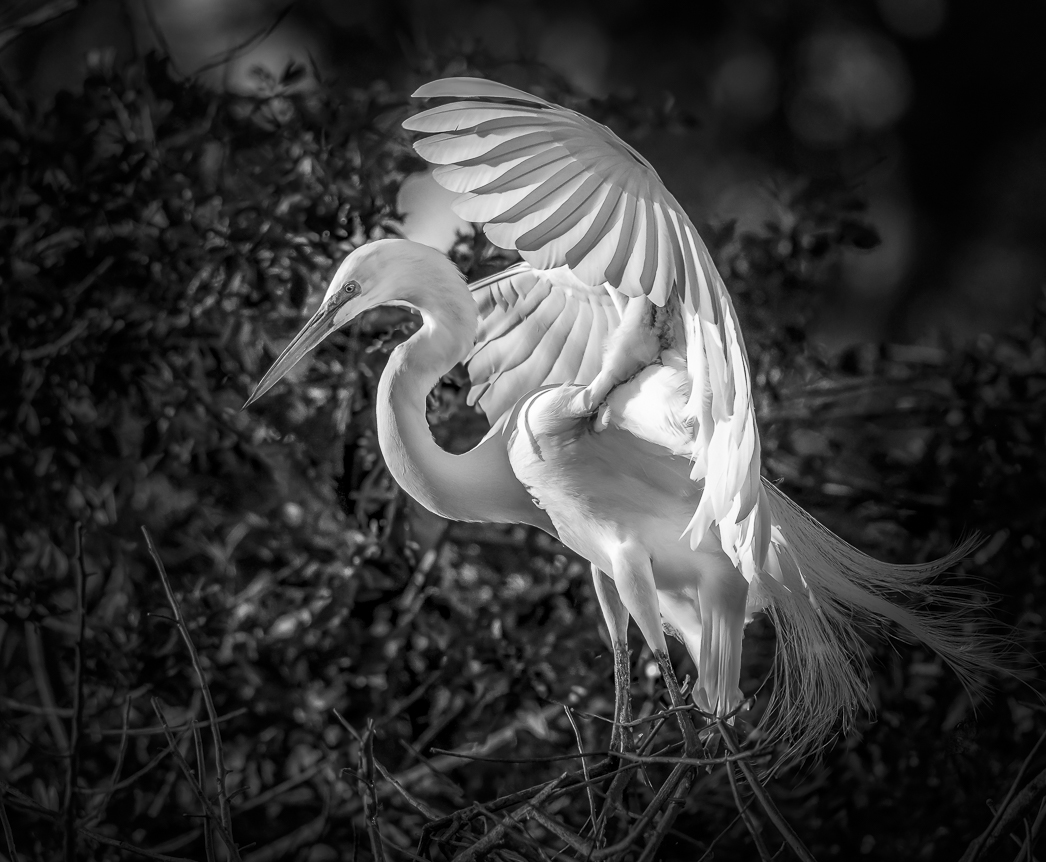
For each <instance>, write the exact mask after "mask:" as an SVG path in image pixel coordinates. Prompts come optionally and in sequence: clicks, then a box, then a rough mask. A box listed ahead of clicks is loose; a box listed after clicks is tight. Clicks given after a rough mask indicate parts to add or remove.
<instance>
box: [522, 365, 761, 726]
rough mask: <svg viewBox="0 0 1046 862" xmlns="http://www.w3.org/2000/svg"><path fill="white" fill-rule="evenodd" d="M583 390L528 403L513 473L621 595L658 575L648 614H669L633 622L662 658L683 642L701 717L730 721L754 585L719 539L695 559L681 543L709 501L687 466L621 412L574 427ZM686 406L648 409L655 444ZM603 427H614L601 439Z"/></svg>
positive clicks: (537, 396) (552, 392)
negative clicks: (621, 419)
mask: <svg viewBox="0 0 1046 862" xmlns="http://www.w3.org/2000/svg"><path fill="white" fill-rule="evenodd" d="M649 370H650V372H653V374H650V375H647V379H646V380H645V381H644V380H640V381H638V382H637V384H636V385H634V386H633V387H631V388H635V389H637V390H639V389H641V387H642V383H643V382H647V383H649V380H650V379H651V378H653V379H656V375H657V370H658V369H656V368H654V367H651V368H650V369H649ZM580 388H581V387H569V386H557V387H548V388H544V389H541V390H539V391H537V392H535V393H532V394H530V395H528V396H527V397H525V398H524V399H522V400H521V401H520V403H519V405H518V406H517V408H516V411H515V412H514V414H513V423H512V424H513V426H514V427H513V431H512V435H511V438H510V442H509V447H508V456H509V461H510V463H511V464H512V469H513V472H514V473H515V475H516V477H517V478H518V479H519V481H520V482H521V483H522V484H523V485H524V486H525V487H526V488H527V490H528V491H529V492H530V493H531V494H532V495H533V497H534V499H535V502H536V504H537V505H538V506H540V507H541V508H542V509H544V510H545V512H546V513H547V514H548V516H549V518H550V519H551V521H552V523H553V525H554V526H555V527H556V530H557V532H558V534H559V538H560V540H561V541H562V542H563V544H565V545H566V546H567V547H568V548H570V549H571V550H573V551H575V552H576V553H578V554H580V555H581V556H582V557H584V558H585V559H587V560H589V561H590V562H591V563H592V564H593V565H594V566H596V567H597V568H598V569H599V570H600V571H603V572H606V573H608V574H609V575H610V576H611V578H613V580H614V583H615V586H616V587H617V589H618V591H619V593H622V594H623V593H624V592H625V590H626V589H628V588H629V585H630V584H631V585H634V586H633V587H632V588H633V589H642V587H643V586H644V583H643V580H644V577H645V575H646V573H647V572H648V571H649V578H650V582H649V584H647V585H646V586H652V587H653V589H654V590H655V591H656V594H657V601H656V602H648V603H646V605H647V606H649V607H651V608H656V609H657V610H658V611H659V612H660V615H659V616H658V615H655V614H648V615H644V614H643V612H642V610H638V611H636V612H633V616H634V617H636V621H637V623H638V624H639V626H640V628H641V630H642V631H643V635H644V637H645V638H646V640H647V642H648V643H650V644H651V645H652V646H654V648H655V649H661V650H665V649H666V645H665V644H664V635H663V634H662V633H661V630H662V628H666V629H667V630H669V631H671V632H672V633H673V634H675V635H676V636H677V637H679V638H680V639H681V640H682V641H683V642H684V643H685V644H686V646H687V649H688V651H689V652H690V655H691V657H692V658H693V660H694V664H695V665H696V666H697V669H698V674H697V688H696V689H695V700H696V702H697V704H698V706H700V707H701V708H702V709H704V710H706V711H708V712H711V711H713V709H715V708H716V707H718V708H719V709H720V710H721V711H724V712H726V711H730V710H732V709H734V708H735V707H736V706H737V705H738V704H739V702H740V699H741V692H740V689H739V688H738V687H737V677H738V673H739V671H740V656H741V635H742V632H743V628H744V620H745V610H746V600H747V596H748V583H747V581H746V580H745V579H744V577H743V576H742V575H741V573H740V572H739V571H738V569H737V567H736V566H734V564H733V563H732V562H731V560H730V558H729V557H728V556H727V555H726V553H725V552H724V551H723V549H722V547H721V545H720V543H719V541H718V538H717V536H716V535H715V534H714V533H713V532H711V531H710V532H709V533H708V534H706V535H705V537H704V538H703V539H702V541H701V542H700V543H699V544H698V546H697V547H696V548H691V547H690V543H689V542H686V541H681V540H680V537H681V536H683V535H684V534H685V532H686V528H687V524H688V523H689V522H690V518H691V517H692V516H693V513H694V509H695V508H696V506H697V504H698V502H699V499H700V495H701V490H700V488H699V487H697V486H695V484H694V482H693V481H691V479H690V461H689V459H687V458H686V457H683V456H681V455H676V454H673V453H672V452H671V451H670V450H669V449H667V448H665V447H664V446H661V445H658V444H657V443H653V442H650V441H649V440H648V439H644V437H642V436H637V434H635V433H634V432H633V431H630V430H627V429H625V428H623V427H621V426H619V425H618V424H617V421H616V420H617V418H618V417H617V416H616V415H615V412H614V411H613V410H612V409H609V410H608V413H609V414H610V415H609V416H606V417H603V418H581V419H578V418H575V417H572V416H570V415H569V414H568V415H566V416H564V413H565V412H566V411H567V409H568V405H569V401H570V399H571V398H573V397H575V396H576V394H577V390H579V389H580ZM628 388H629V387H627V386H625V385H622V386H619V387H618V388H617V389H615V390H614V391H612V392H611V396H610V398H609V399H608V408H609V407H610V406H611V405H613V404H614V403H615V402H616V401H618V400H621V401H625V399H626V394H627V389H628ZM621 390H626V392H621ZM615 396H617V397H615ZM633 400H634V399H633ZM684 400H685V396H684ZM678 406H679V401H678V399H677V400H676V401H675V402H673V401H667V400H663V401H660V402H658V401H656V400H654V399H650V402H649V403H648V404H647V407H648V408H649V410H648V413H647V415H646V417H645V419H646V420H647V424H648V425H649V427H650V428H651V429H653V431H652V433H651V434H650V435H649V436H654V437H657V436H660V435H659V433H658V432H659V431H660V430H661V428H662V427H663V426H665V425H667V424H668V423H667V422H666V414H667V415H668V416H671V413H672V411H673V409H676V410H677V409H678ZM597 422H599V423H601V424H602V423H607V424H606V427H605V428H604V429H603V430H597V429H596V427H595V426H596V423H597ZM634 424H638V423H634ZM622 598H623V599H624V595H622ZM625 605H626V607H630V611H631V607H632V606H634V607H636V608H642V607H643V606H644V603H643V602H641V601H630V600H629V599H625ZM637 614H638V616H637ZM728 657H733V658H734V659H735V660H736V664H734V663H733V661H731V660H730V658H728Z"/></svg>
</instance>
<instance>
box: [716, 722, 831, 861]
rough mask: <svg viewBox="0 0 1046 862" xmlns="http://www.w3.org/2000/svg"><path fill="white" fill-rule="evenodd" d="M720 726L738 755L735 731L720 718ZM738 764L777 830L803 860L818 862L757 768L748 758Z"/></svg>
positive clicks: (727, 741) (723, 734) (730, 747)
mask: <svg viewBox="0 0 1046 862" xmlns="http://www.w3.org/2000/svg"><path fill="white" fill-rule="evenodd" d="M717 724H718V726H719V732H720V734H722V736H723V741H724V742H725V743H726V747H727V748H729V749H730V753H731V754H734V755H737V754H740V753H741V750H740V747H739V746H738V744H737V740H736V739H735V738H734V732H733V731H732V730H731V729H730V727H729V726H728V725H727V723H726V722H725V721H723V720H722V719H719V721H718V722H717ZM737 765H738V766H740V767H741V772H742V773H743V774H744V776H745V780H746V781H747V782H748V784H749V786H750V787H751V788H752V793H754V794H755V798H756V799H757V800H759V804H760V805H761V806H762V807H763V811H765V812H766V816H767V817H769V818H770V822H771V823H773V824H774V826H776V827H777V831H778V832H780V833H781V837H782V838H784V840H785V843H787V844H788V846H789V847H790V848H791V849H792V852H793V853H795V855H796V856H798V857H799V858H800V859H801V860H803V862H817V860H816V859H814V856H813V854H812V853H811V852H810V851H809V850H807V848H806V845H805V844H803V842H802V840H801V839H800V838H799V836H798V835H796V834H795V832H794V831H793V829H792V827H791V826H790V825H789V823H788V821H787V820H785V819H784V817H782V816H781V812H780V811H778V810H777V805H775V804H774V800H773V799H771V798H770V794H769V793H767V792H766V788H765V787H763V785H762V784H760V783H759V778H758V776H757V775H756V774H755V770H753V769H752V764H751V763H749V762H748V761H747V760H744V759H741V760H738V761H737Z"/></svg>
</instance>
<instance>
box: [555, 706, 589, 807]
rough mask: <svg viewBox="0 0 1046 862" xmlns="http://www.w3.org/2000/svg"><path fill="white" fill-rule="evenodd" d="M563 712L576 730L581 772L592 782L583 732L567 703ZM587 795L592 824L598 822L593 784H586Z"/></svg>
mask: <svg viewBox="0 0 1046 862" xmlns="http://www.w3.org/2000/svg"><path fill="white" fill-rule="evenodd" d="M563 712H565V713H566V714H567V721H569V722H570V726H571V727H572V728H573V729H574V738H575V739H576V740H577V750H578V754H580V755H581V772H582V774H583V775H584V776H585V781H586V783H587V782H588V781H589V780H590V778H589V774H588V761H587V760H586V759H585V756H584V754H585V746H584V743H583V742H582V741H581V731H580V730H579V729H578V726H577V722H576V721H575V720H574V714H573V712H571V710H570V707H569V706H567V705H566V704H565V703H564V704H563ZM585 793H586V794H587V795H588V810H589V812H590V813H591V817H592V822H593V823H595V822H596V797H595V793H594V791H593V789H592V785H591V784H586V787H585Z"/></svg>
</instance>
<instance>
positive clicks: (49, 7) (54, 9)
mask: <svg viewBox="0 0 1046 862" xmlns="http://www.w3.org/2000/svg"><path fill="white" fill-rule="evenodd" d="M26 5H28V6H32V5H33V4H31V3H28V4H26ZM79 5H80V4H79V2H78V0H51V2H50V3H44V4H43V6H38V7H37V8H35V9H33V10H32V11H30V12H26V13H25V14H24V15H23V16H22V17H20V18H19V19H18V20H17V21H15V22H14V23H13V24H8V25H7V26H6V27H4V28H3V29H2V30H0V51H3V50H4V48H6V47H7V46H8V45H10V44H11V43H12V42H14V41H15V39H17V38H18V37H19V36H22V35H24V34H25V33H28V32H29V31H30V30H35V29H36V28H37V27H40V26H42V25H43V24H48V23H50V22H51V21H54V20H56V19H57V18H61V17H62V16H63V15H66V14H68V13H69V12H72V11H73V10H74V9H75V8H76V7H77V6H79Z"/></svg>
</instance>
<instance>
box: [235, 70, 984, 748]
mask: <svg viewBox="0 0 1046 862" xmlns="http://www.w3.org/2000/svg"><path fill="white" fill-rule="evenodd" d="M418 94H419V95H427V96H439V95H442V96H462V97H465V98H467V99H480V100H483V99H491V98H494V99H501V100H502V101H495V102H493V103H491V102H484V101H479V102H475V101H466V102H455V103H452V104H450V105H445V106H443V107H441V108H436V109H432V110H430V111H427V112H425V113H424V114H421V115H418V116H417V117H415V118H413V119H412V120H411V121H410V124H411V125H412V127H413V128H416V129H419V130H421V131H427V132H439V134H434V135H432V136H431V137H429V138H426V139H424V140H422V141H420V142H419V144H418V145H417V146H418V149H419V152H421V153H422V154H423V155H425V156H426V158H430V159H431V160H433V161H436V162H438V163H440V164H442V165H444V167H443V168H440V169H438V170H437V172H436V175H437V178H438V179H440V181H441V182H443V183H444V184H445V185H447V186H448V187H450V188H454V189H455V190H458V191H463V192H467V194H466V195H465V197H464V198H463V199H462V202H461V206H462V208H463V210H464V212H462V214H465V215H466V216H467V217H470V218H474V219H476V220H483V221H487V222H488V224H487V227H486V229H487V232H488V235H490V236H491V238H492V239H493V240H494V241H495V242H498V243H499V244H502V245H505V246H508V247H515V248H517V249H518V250H520V251H521V253H523V255H524V257H525V258H526V261H525V262H524V263H521V264H518V265H516V266H514V267H510V268H509V269H508V270H506V271H505V272H503V273H499V274H496V275H494V276H491V277H490V278H487V279H484V280H483V281H480V282H477V283H476V284H473V285H471V286H469V287H466V285H465V284H464V282H463V280H462V279H461V277H460V274H459V273H458V271H457V269H456V268H455V267H454V266H453V264H451V263H450V262H449V261H448V260H447V259H446V258H445V257H444V256H443V255H442V254H440V253H438V252H436V251H434V250H433V249H430V248H426V247H424V246H420V245H418V244H416V243H412V242H409V241H406V240H379V241H377V242H374V243H370V244H368V245H365V246H362V247H360V248H358V249H356V250H355V251H354V252H352V253H351V254H350V255H349V256H348V257H347V258H346V259H345V261H344V262H343V263H342V264H341V266H340V267H339V268H338V271H337V272H336V273H335V275H334V277H333V279H332V281H331V285H330V288H329V289H328V291H327V296H326V297H325V299H324V302H323V304H322V305H321V307H320V309H319V311H318V312H317V313H316V314H315V315H314V317H313V318H312V320H310V321H309V323H308V324H306V326H305V328H304V329H303V330H302V331H301V332H300V333H299V335H298V336H297V337H296V338H295V339H294V340H293V341H292V342H291V344H290V345H289V346H288V347H287V349H286V350H285V351H284V352H283V354H282V355H281V356H280V357H279V358H278V359H277V361H276V362H275V363H274V364H273V366H272V367H271V368H270V370H269V371H268V372H267V373H266V375H265V377H264V378H263V380H262V381H261V383H260V384H259V385H258V388H257V389H256V391H255V393H254V395H252V397H251V400H252V401H253V400H254V399H255V398H257V397H259V396H260V395H261V394H262V393H264V392H265V391H266V390H267V389H268V388H269V387H271V386H272V385H273V384H274V383H275V382H276V381H277V380H278V379H279V378H280V377H281V376H282V375H283V374H285V373H286V371H287V370H288V369H289V368H290V367H291V366H292V365H293V364H294V363H295V362H296V361H297V360H298V359H299V358H300V357H301V356H302V355H303V354H304V353H306V352H307V351H308V350H310V349H312V348H313V347H315V346H316V344H318V343H319V342H320V341H322V340H323V338H325V337H326V336H327V335H328V334H330V332H332V331H334V330H335V329H337V328H339V327H341V326H343V325H345V324H346V323H347V322H348V321H349V320H351V319H352V318H354V317H356V316H358V315H359V314H361V313H362V312H364V311H366V310H367V309H369V308H373V307H376V306H378V305H388V304H393V305H405V306H407V307H410V308H412V309H414V310H416V311H417V312H419V313H420V315H421V318H422V325H421V327H420V328H419V330H418V331H417V332H416V333H415V334H414V335H413V336H412V337H411V338H410V339H408V340H407V341H406V342H404V343H403V344H401V345H399V346H398V347H396V348H395V349H394V350H393V351H392V353H391V355H390V357H389V362H388V364H387V366H386V368H385V370H384V372H383V374H382V376H381V380H380V382H379V386H378V391H377V399H376V411H377V420H378V438H379V443H380V446H381V449H382V452H383V454H384V456H385V460H386V463H387V464H388V467H389V470H390V472H391V473H392V475H393V476H394V477H395V479H396V480H397V482H398V483H399V484H400V485H401V487H403V489H404V490H405V491H406V492H407V493H408V494H410V495H411V496H412V497H413V498H414V499H416V500H417V501H418V502H420V503H421V504H422V505H424V506H425V507H427V508H428V509H429V510H431V511H433V512H435V513H437V514H439V515H443V516H444V517H447V518H451V519H454V520H462V521H483V522H489V523H512V524H528V525H531V526H534V527H537V528H539V529H543V530H545V531H546V532H548V533H549V534H551V535H553V536H556V537H558V538H559V539H560V540H561V541H562V542H563V543H564V544H566V545H567V546H568V547H570V548H571V549H573V550H574V551H575V552H577V553H578V554H580V555H581V556H582V557H584V558H585V559H587V560H588V561H589V562H590V563H591V564H592V566H593V577H594V583H595V587H596V593H597V596H598V598H599V601H600V605H601V607H602V609H603V612H604V616H605V618H606V621H607V625H608V628H609V630H610V635H611V640H612V641H613V643H614V647H615V656H616V662H615V672H616V681H617V689H618V695H619V705H618V707H619V708H618V716H617V717H618V718H619V719H622V720H623V719H625V718H627V698H626V700H625V702H624V704H622V703H621V698H622V697H623V696H624V692H625V691H627V684H628V672H629V669H628V661H627V655H628V653H627V641H626V628H627V622H628V619H629V617H631V618H632V619H634V620H635V621H636V623H637V624H638V626H639V628H640V630H641V631H642V633H643V636H644V638H645V640H646V642H647V643H648V645H649V646H650V647H651V649H652V650H653V652H654V654H655V656H656V657H657V658H658V660H659V662H660V663H661V666H662V670H663V672H664V673H665V676H666V680H667V681H668V683H669V690H670V693H671V694H672V697H673V701H674V702H676V703H677V704H678V703H679V702H680V692H679V689H678V686H677V685H676V683H675V677H674V675H673V674H672V670H671V665H670V663H669V661H668V654H667V646H666V643H665V635H664V633H665V630H668V631H669V632H671V633H673V634H675V635H677V636H678V637H679V638H680V639H681V640H682V641H683V642H684V643H685V644H686V646H687V649H688V651H689V653H690V655H691V656H692V657H693V659H694V663H695V665H696V666H697V682H696V684H695V686H694V688H693V697H694V700H695V701H696V703H697V705H698V706H699V707H701V708H702V709H704V710H706V711H708V712H711V713H714V714H716V715H720V716H721V715H725V714H727V713H729V712H731V711H732V710H733V709H734V708H735V707H736V706H737V705H738V704H739V702H740V700H741V692H740V689H739V687H738V684H739V675H740V662H741V641H742V637H743V632H744V626H745V623H746V621H747V620H749V619H751V616H752V614H753V613H755V612H756V611H759V610H764V611H766V612H767V613H768V614H769V615H770V617H771V618H772V620H773V621H774V623H775V626H776V627H777V630H778V662H777V666H776V681H777V685H776V688H775V692H774V703H776V706H777V708H776V710H771V712H772V713H773V714H774V715H775V717H776V720H777V728H778V729H779V730H781V732H782V733H783V734H784V735H786V736H788V737H790V738H791V739H792V741H793V742H794V743H796V744H797V745H798V746H799V747H800V748H801V747H809V746H816V745H817V744H818V743H819V742H820V741H821V740H822V739H823V738H825V737H826V736H827V735H828V733H829V732H830V730H831V729H832V727H833V726H834V725H835V724H836V722H837V720H838V717H839V716H840V715H841V716H843V717H844V719H848V718H849V717H851V716H852V714H853V712H854V707H855V706H857V705H859V704H861V703H867V686H866V682H865V675H866V673H867V659H866V657H865V656H864V651H863V646H862V643H861V640H860V637H859V633H858V631H859V629H858V624H859V625H860V626H862V627H865V628H867V627H871V628H874V627H878V626H881V625H883V624H885V623H893V624H897V625H900V626H901V627H902V628H904V629H905V630H907V632H908V633H910V634H911V635H913V636H915V637H916V638H919V639H920V640H922V641H924V642H925V643H926V644H927V645H928V646H930V647H932V648H933V649H935V650H937V651H938V652H939V653H940V654H941V655H942V656H943V657H944V658H945V660H946V661H948V662H949V664H951V665H952V666H953V667H954V668H955V669H956V670H957V671H958V672H959V674H960V675H961V676H962V678H963V680H964V682H968V683H969V682H972V681H973V680H974V677H975V674H976V673H978V672H981V671H984V670H990V669H992V668H993V667H994V665H993V662H992V659H991V657H990V655H988V654H987V653H985V652H984V651H983V650H981V649H980V648H979V645H978V644H976V643H971V642H970V640H969V638H968V636H967V633H966V631H965V628H964V621H965V619H966V615H965V611H966V610H968V608H969V607H970V606H971V605H973V604H976V601H977V600H976V598H971V597H968V596H963V595H962V594H958V593H955V592H954V591H948V592H942V593H937V592H935V590H934V588H933V587H932V586H930V585H929V584H928V579H929V578H930V577H931V576H932V575H934V574H936V573H937V572H939V571H940V570H942V569H943V568H946V567H947V566H949V565H950V564H952V563H953V562H954V561H955V560H957V559H959V558H960V557H961V555H962V554H963V553H964V552H965V548H960V549H958V550H957V551H956V552H955V553H953V554H952V555H949V556H948V557H945V558H943V559H941V560H937V561H934V562H932V563H927V564H923V565H915V566H894V565H889V564H885V563H881V562H879V561H877V560H874V559H872V558H871V557H869V556H867V555H865V554H862V553H861V552H859V551H857V550H856V549H854V548H853V547H851V546H850V545H848V544H847V543H845V542H843V541H842V540H841V539H839V538H838V537H837V536H835V535H834V534H832V533H831V532H830V531H828V530H826V529H825V528H823V527H822V526H821V525H820V524H818V523H817V522H816V521H814V520H813V519H811V518H810V517H809V516H807V515H806V514H805V513H804V512H803V511H802V510H801V509H799V507H798V506H796V505H795V504H794V503H792V502H791V501H790V500H788V498H787V497H785V496H784V495H783V494H781V493H780V492H779V491H778V490H777V489H776V488H775V487H774V486H773V485H771V484H770V483H768V482H766V481H765V480H764V479H762V478H761V476H760V473H759V436H758V430H757V428H756V421H755V414H754V409H753V406H752V395H751V384H750V380H749V372H748V361H747V356H746V354H745V350H744V345H743V342H742V340H741V336H740V331H739V327H738V324H737V319H736V316H735V314H734V311H733V307H732V304H731V302H730V298H729V295H728V293H727V292H726V288H725V286H724V285H723V283H722V280H721V279H720V278H719V275H718V273H717V272H716V270H715V267H714V266H713V265H712V263H711V259H710V257H709V256H708V253H707V250H705V248H704V245H703V244H702V243H701V241H700V238H699V237H698V236H697V233H696V231H695V230H694V228H693V225H692V224H691V223H690V221H689V219H687V217H686V215H685V213H683V211H682V209H681V208H680V207H679V205H678V204H677V203H676V202H675V200H674V199H673V198H672V197H671V195H669V194H668V193H667V191H665V190H664V188H663V186H661V185H660V181H659V180H658V179H657V175H656V174H655V173H654V172H653V169H652V168H650V166H649V164H648V163H647V162H645V161H644V160H643V159H642V157H641V156H639V155H638V154H637V153H635V151H634V150H632V149H631V148H630V147H628V146H627V145H626V144H624V143H623V142H621V141H620V140H619V139H618V138H616V136H614V135H613V133H611V132H610V131H609V130H608V129H605V128H604V127H602V126H598V124H595V123H593V122H592V121H591V120H588V119H587V118H584V117H582V116H581V115H579V114H576V113H574V112H571V111H565V110H564V109H562V108H558V107H557V106H554V105H552V104H551V103H548V102H544V101H543V100H540V99H537V98H535V97H533V96H530V95H529V94H526V93H522V92H521V91H518V90H512V89H511V88H507V87H502V86H501V85H498V84H494V83H492V82H485V81H477V80H475V79H448V80H447V81H440V82H435V83H434V84H433V85H429V86H428V87H426V88H422V90H420V91H419V93H418ZM504 100H508V101H504ZM441 172H442V173H441ZM459 362H465V363H466V364H467V367H468V370H469V375H470V377H471V379H472V390H471V393H470V399H469V400H470V403H478V404H479V405H480V406H481V407H482V409H483V410H484V412H485V413H486V414H487V417H488V419H489V420H490V422H491V425H492V428H491V432H490V433H489V434H488V435H487V436H486V437H485V438H484V439H483V441H482V442H481V443H480V444H479V445H477V446H476V447H475V448H474V449H473V450H471V451H470V452H467V453H465V454H463V455H451V454H449V453H447V452H445V451H443V450H442V449H440V447H439V446H438V445H437V444H436V443H435V442H434V440H433V438H432V435H431V432H430V430H429V428H428V424H427V421H426V415H425V400H426V396H427V395H428V393H429V391H430V390H431V389H432V387H433V386H434V385H435V384H436V382H437V381H438V380H439V378H440V376H441V375H442V374H443V373H445V372H446V371H448V370H450V369H451V368H452V367H453V366H454V365H456V364H457V363H459ZM906 595H907V596H909V597H910V598H912V599H914V600H916V601H917V602H918V601H922V600H924V599H926V598H927V597H933V598H936V599H939V600H940V601H941V602H942V606H943V609H944V611H945V612H944V613H943V614H942V615H940V616H934V615H933V614H930V613H927V612H925V611H918V610H908V609H906V608H905V607H903V606H902V604H901V603H899V602H897V601H895V599H896V598H897V597H904V596H906ZM686 732H687V731H686V727H684V733H686Z"/></svg>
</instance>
